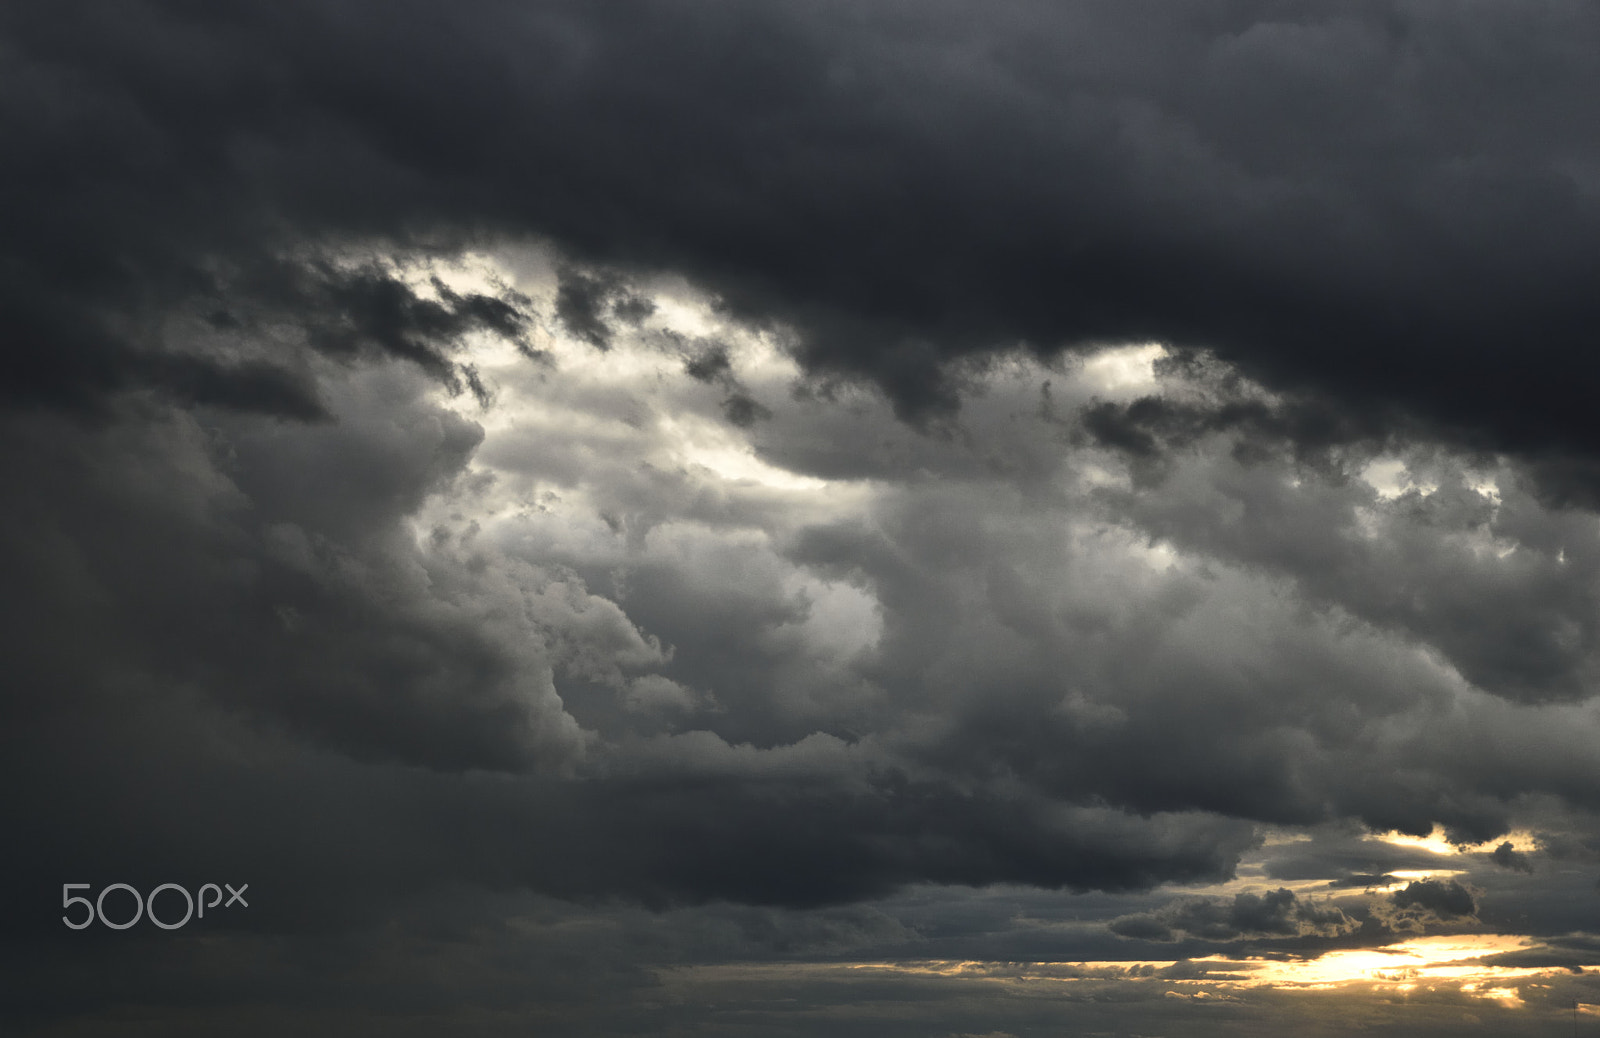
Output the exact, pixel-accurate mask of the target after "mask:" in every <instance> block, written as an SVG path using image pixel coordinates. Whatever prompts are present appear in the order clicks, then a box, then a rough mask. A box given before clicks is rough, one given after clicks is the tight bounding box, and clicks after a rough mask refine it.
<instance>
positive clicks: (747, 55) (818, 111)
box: [5, 0, 1600, 452]
mask: <svg viewBox="0 0 1600 1038" xmlns="http://www.w3.org/2000/svg"><path fill="white" fill-rule="evenodd" d="M1592 17H1593V15H1592V14H1591V13H1590V12H1589V11H1587V9H1585V8H1584V7H1582V6H1581V5H1575V4H1566V3H1557V2H1547V3H1537V4H1532V5H1519V6H1518V7H1516V8H1515V9H1502V8H1479V7H1450V8H1439V9H1433V8H1420V7H1398V8H1396V7H1386V6H1384V5H1362V6H1359V7H1356V8H1351V7H1349V6H1348V5H1338V6H1336V7H1330V6H1329V5H1326V4H1321V3H1311V2H1304V3H1291V4H1242V5H1234V6H1230V7H1226V8H1216V9H1208V10H1207V11H1205V12H1183V13H1175V12H1171V11H1168V10H1166V9H1164V8H1150V9H1146V8H1145V6H1144V5H1138V4H1135V5H1128V4H1100V3H1085V4H1073V5H1068V6H1065V7H1063V6H1059V5H1045V4H1038V3H1030V2H1015V3H1006V4H1002V5H998V6H997V5H984V7H983V8H981V9H978V8H972V7H968V6H962V5H955V4H940V5H935V6H932V7H927V8H923V9H919V10H918V11H917V12H915V13H910V12H905V11H903V10H901V9H900V8H898V7H895V6H892V5H867V6H865V7H863V6H861V5H855V4H852V5H848V6H846V5H837V4H821V5H808V6H805V7H801V8H792V7H778V8H774V7H771V6H766V5H753V4H745V3H732V2H729V3H717V4H711V5H705V6H702V7H697V8H695V9H694V10H692V11H685V10H680V9H675V8H671V7H664V6H661V5H656V4H651V3H644V2H637V3H625V4H620V5H609V6H606V7H604V8H594V7H592V6H591V5H578V4H544V5H541V6H540V7H539V8H538V9H537V10H526V9H523V8H520V7H517V6H513V5H507V4H503V3H498V2H488V0H485V2H481V3H473V4H462V5H454V6H452V7H451V8H449V9H448V10H445V9H443V8H438V7H436V6H433V5H422V4H414V5H410V6H408V7H407V8H406V9H405V11H404V12H398V13H397V12H395V11H392V10H387V9H386V10H385V12H384V13H383V14H381V15H379V14H378V12H377V11H376V10H375V9H369V8H367V7H365V6H363V5H361V4H341V5H328V4H316V3H298V4H287V5H285V4H270V5H268V4H251V3H232V4H226V5H211V6H207V7H205V8H196V7H192V6H187V5H181V4H151V5H141V6H139V7H135V8H126V7H113V6H107V5H103V4H95V3H74V4H69V5H53V6H52V7H51V8H50V10H49V12H48V13H46V12H45V11H44V10H43V9H40V10H32V11H18V12H12V13H11V14H9V15H8V16H7V20H6V24H5V33H6V39H7V45H8V47H9V49H10V52H11V53H12V54H13V55H14V60H12V61H10V62H8V69H9V76H10V78H11V80H12V83H11V88H10V89H8V90H7V95H8V96H9V97H12V98H14V99H17V100H16V101H15V102H14V103H13V104H12V105H11V107H10V108H9V110H8V114H7V116H6V118H7V121H8V136H9V137H10V138H11V139H13V140H15V141H16V142H17V148H16V149H15V154H16V155H17V156H18V159H17V161H16V163H15V164H14V167H13V169H12V172H11V174H10V178H11V184H12V185H13V189H12V191H10V192H8V196H9V197H14V198H27V199H28V202H27V205H26V206H25V207H22V208H16V209H13V210H12V215H11V216H10V217H9V221H10V224H9V225H10V229H11V233H10V234H9V235H8V241H9V242H10V243H11V244H10V246H9V253H8V254H9V255H10V256H11V257H12V258H11V260H10V264H11V268H12V269H13V270H14V271H15V278H14V280H13V288H12V292H11V294H10V296H9V299H10V302H9V303H8V312H10V313H12V314H13V315H14V317H13V320H15V321H16V322H18V323H17V324H16V325H15V327H16V328H17V329H18V333H19V335H20V334H21V333H22V331H23V330H24V329H27V330H28V333H27V335H26V336H25V337H24V341H31V342H34V343H39V344H41V345H38V346H37V347H33V348H29V349H28V350H27V351H26V353H25V354H24V355H23V359H22V360H21V361H20V362H19V367H18V368H17V371H16V373H17V375H18V378H17V379H16V380H15V381H14V382H13V385H14V386H16V387H17V389H18V391H23V389H22V387H25V386H31V387H33V388H32V389H28V390H26V391H27V392H30V393H55V394H64V393H69V392H71V391H73V389H74V387H77V386H79V384H80V383H82V382H83V381H84V379H83V378H82V375H83V374H85V373H87V372H88V371H89V370H90V369H89V367H88V363H89V358H91V357H99V358H100V359H101V360H107V359H112V358H114V357H117V356H120V355H121V353H120V351H118V350H117V348H116V347H115V345H114V343H115V341H116V336H115V334H107V333H106V331H105V330H104V329H105V326H104V323H103V322H104V321H106V320H109V319H110V318H111V316H112V315H115V314H118V313H124V314H125V313H126V312H127V311H128V309H129V308H130V307H134V306H136V305H139V300H140V299H143V298H149V297H150V294H151V293H152V292H154V293H157V294H158V295H164V296H167V297H170V296H172V295H173V294H176V293H181V292H185V291H188V290H189V289H188V287H187V286H188V285H190V284H192V283H193V282H194V281H195V280H196V279H197V278H198V277H200V275H201V273H202V271H203V270H204V268H205V266H206V264H207V262H210V263H213V264H214V263H216V262H219V261H220V262H222V263H224V264H226V263H238V262H241V261H248V260H249V259H250V258H251V257H258V256H261V255H264V254H271V252H273V251H281V250H283V249H285V248H292V247H294V246H295V245H296V244H297V243H298V242H299V241H302V240H304V239H306V238H309V239H311V240H313V241H317V240H322V239H325V238H326V237H328V236H330V235H332V236H348V235H378V236H391V237H413V236H416V235H419V234H420V235H425V236H428V235H431V236H434V239H435V240H438V241H442V242H444V241H459V240H461V239H462V238H463V237H470V236H473V235H479V236H481V235H483V234H485V233H491V234H517V233H534V234H542V235H549V236H552V237H554V238H555V239H557V240H559V241H561V242H563V243H564V244H565V245H567V246H568V247H569V248H571V249H572V250H573V251H574V252H575V253H576V254H580V255H583V256H586V257H592V258H597V259H605V260H609V261H618V262H623V263H627V264H642V265H645V266H650V267H664V268H671V269H674V270H678V271H682V272H684V273H687V274H689V275H690V276H692V277H695V278H698V279H701V280H702V281H703V282H704V283H706V284H708V285H710V286H712V287H713V288H714V289H715V290H716V291H717V292H718V293H720V294H721V295H722V296H723V298H724V300H725V301H726V303H727V305H728V306H730V307H733V308H735V309H737V310H738V311H739V312H742V313H746V314H750V315H760V316H763V317H778V318H782V319H784V320H788V321H791V322H794V323H796V324H797V325H798V326H799V327H801V328H804V329H806V331H807V335H808V337H807V339H806V344H805V346H804V349H803V354H804V355H805V356H806V357H808V358H810V359H811V360H812V361H813V362H814V363H817V364H820V365H825V366H828V367H831V368H834V369H838V370H844V371H851V372H856V373H862V374H867V375H870V376H871V377H873V378H875V379H876V380H878V381H879V382H880V383H881V384H882V385H883V386H884V387H885V388H886V389H888V390H889V391H890V392H891V393H892V394H894V395H895V396H896V397H897V399H899V400H900V402H901V403H902V405H903V406H904V408H905V409H906V410H907V411H908V413H909V412H915V411H917V410H919V409H924V408H927V407H933V406H938V405H939V403H940V402H941V401H950V400H952V399H954V398H953V395H952V391H951V389H950V387H949V385H948V383H947V381H946V380H945V378H944V376H942V375H941V374H940V372H939V371H938V370H937V364H938V362H939V361H941V360H942V359H945V358H950V357H954V356H957V355H960V354H963V353H966V352H969V351H972V350H981V349H988V348H991V347H993V346H995V345H1006V344H1010V343H1013V342H1015V341H1018V340H1025V341H1027V342H1029V343H1031V344H1033V345H1035V346H1036V347H1038V348H1040V349H1053V348H1055V347H1056V346H1058V345H1059V344H1061V343H1070V342H1085V341H1106V340H1126V339H1139V338H1160V339H1167V340H1172V341H1175V342H1178V343H1180V344H1188V345H1198V346H1208V347H1212V348H1215V349H1217V350H1219V351H1221V352H1222V353H1223V354H1224V355H1225V356H1227V357H1229V358H1230V359H1233V360H1235V361H1238V362H1240V363H1243V364H1244V365H1245V366H1246V367H1247V369H1248V370H1250V371H1251V372H1252V373H1255V374H1257V375H1259V376H1261V377H1265V378H1268V379H1269V380H1271V381H1272V382H1274V383H1275V384H1282V385H1286V386H1287V385H1292V386H1296V387H1301V388H1308V387H1314V388H1318V389H1320V390H1323V391H1327V392H1331V393H1333V394H1334V395H1335V396H1337V397H1339V398H1341V399H1343V400H1345V401H1346V402H1348V403H1350V404H1352V405H1354V406H1355V408H1356V410H1357V411H1370V410H1371V408H1373V407H1380V408H1381V407H1382V406H1388V405H1394V406H1399V407H1402V408H1405V409H1408V410H1410V411H1413V412H1415V413H1416V414H1418V415H1419V416H1421V417H1422V418H1424V419H1426V420H1429V421H1435V422H1438V423H1440V424H1441V426H1442V427H1443V428H1446V429H1449V430H1452V431H1453V434H1455V435H1461V436H1465V437H1468V438H1469V439H1470V438H1474V437H1476V438H1479V439H1482V438H1483V437H1488V438H1489V440H1488V441H1486V442H1494V443H1498V444H1501V445H1504V446H1508V447H1516V448H1526V449H1537V450H1547V449H1548V450H1556V451H1566V452H1571V451H1578V452H1582V451H1584V450H1587V449H1588V448H1589V447H1590V446H1592V442H1591V436H1590V433H1589V431H1588V430H1589V427H1590V425H1589V422H1588V419H1587V414H1588V406H1587V400H1586V398H1584V397H1583V395H1582V393H1581V391H1579V390H1578V389H1577V388H1576V387H1579V386H1581V385H1583V384H1584V381H1585V380H1584V378H1583V376H1582V374H1581V372H1582V371H1584V370H1587V369H1585V368H1583V365H1584V364H1586V363H1587V361H1585V360H1584V357H1585V356H1587V354H1588V351H1584V350H1581V349H1578V348H1576V347H1575V345H1574V344H1575V343H1579V342H1581V341H1582V340H1583V337H1584V336H1585V335H1586V334H1588V331H1587V329H1588V328H1589V327H1590V326H1591V325H1592V324H1593V321H1594V316H1595V315H1594V313H1593V311H1592V305H1591V303H1590V302H1589V297H1590V293H1589V292H1588V291H1587V287H1586V286H1587V285H1588V284H1590V283H1591V282H1592V281H1593V275H1594V270H1593V269H1592V261H1591V259H1590V258H1589V251H1590V250H1588V249H1587V247H1586V246H1585V244H1584V243H1585V242H1586V241H1587V239H1588V237H1590V236H1591V231H1592V224H1593V221H1594V220H1595V218H1596V217H1595V213H1594V207H1593V200H1594V176H1593V167H1594V164H1595V161H1596V155H1595V142H1594V140H1593V135H1592V134H1591V133H1590V132H1589V126H1590V125H1591V123H1592V121H1593V120H1592V118H1591V116H1592V114H1593V111H1592V104H1593V102H1592V101H1591V100H1590V99H1591V98H1593V97H1595V96H1597V95H1600V91H1596V90H1594V89H1593V87H1594V85H1595V83H1594V80H1595V77H1596V74H1597V67H1596V62H1595V61H1594V59H1593V57H1592V55H1590V54H1588V53H1587V52H1586V51H1585V50H1584V49H1583V48H1582V47H1580V46H1578V45H1576V43H1575V42H1574V41H1577V40H1581V39H1583V38H1584V36H1585V34H1586V32H1587V31H1589V29H1591V28H1592V25H1591V24H1590V22H1591V19H1592ZM375 19H376V20H378V21H381V24H382V25H383V28H382V29H381V30H373V28H372V25H373V24H374V20H375ZM180 54H181V55H182V57H181V59H178V58H176V57H175V55H180ZM1530 70H1537V71H1536V72H1535V71H1530ZM23 99H27V100H26V101H25V100H23ZM1312 127H1315V130H1313V129H1311V128H1312ZM130 198H137V199H138V204H135V205H128V204H125V203H126V201H127V200H128V199H130ZM40 213H49V214H50V216H49V217H48V218H47V219H41V218H40V216H39V215H38V214H40ZM157 232H159V233H157ZM24 285H26V286H27V287H24ZM599 288H600V286H599V285H598V283H594V282H592V280H591V279H590V278H589V276H588V275H582V276H579V275H574V277H573V278H571V279H569V281H568V282H567V283H566V288H565V291H564V293H563V303H562V310H561V316H562V317H563V319H566V320H569V321H578V322H579V325H580V326H581V327H579V328H578V329H577V332H578V334H580V335H582V336H584V337H587V338H590V339H591V340H593V341H603V339H604V330H603V328H602V327H601V325H600V324H599V323H596V322H598V320H599V318H598V311H597V310H596V309H595V306H596V305H598V303H599V302H600V299H601V296H603V294H604V293H603V292H600V291H599ZM85 299H93V300H95V301H96V303H97V304H100V305H98V306H94V307H88V308H85V307H83V306H82V305H81V303H82V302H83V301H84V300H85ZM73 301H76V304H78V305H74V304H73ZM57 340H59V341H60V342H61V343H62V344H63V347H62V348H60V349H45V348H44V347H43V346H42V343H43V342H45V341H57ZM69 344H70V345H69ZM108 350H109V351H112V352H111V353H107V351H108ZM123 368H125V365H124V364H120V363H118V364H114V365H112V369H113V370H120V369H123ZM1550 368H1555V369H1561V370H1564V371H1566V372H1567V373H1568V376H1569V377H1567V378H1564V379H1555V380H1552V379H1549V378H1546V377H1544V376H1543V375H1542V374H1540V373H1539V372H1542V371H1544V370H1546V369H1550ZM1380 372H1381V378H1380V377H1375V376H1377V375H1378V374H1379V373H1380ZM108 377H110V376H109V375H108V376H103V377H102V378H108ZM1378 386H1381V387H1382V388H1381V391H1380V390H1379V389H1377V388H1375V387H1378ZM1530 399H1538V401H1539V406H1537V407H1529V406H1527V403H1528V401H1529V400H1530Z"/></svg>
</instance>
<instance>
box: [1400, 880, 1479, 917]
mask: <svg viewBox="0 0 1600 1038" xmlns="http://www.w3.org/2000/svg"><path fill="white" fill-rule="evenodd" d="M1393 900H1394V905H1395V907H1396V908H1399V909H1401V910H1405V909H1419V910H1421V911H1423V912H1431V913H1433V914H1434V915H1437V916H1439V917H1441V918H1445V919H1449V918H1451V917H1454V916H1463V915H1472V914H1474V913H1476V912H1477V910H1478V905H1477V902H1476V901H1474V900H1473V898H1472V892H1471V891H1469V890H1467V888H1466V887H1463V886H1462V885H1461V884H1459V883H1457V882H1455V881H1454V880H1447V879H1419V880H1417V881H1416V882H1414V883H1407V884H1406V885H1405V888H1404V889H1402V890H1397V891H1395V893H1394V897H1393Z"/></svg>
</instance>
